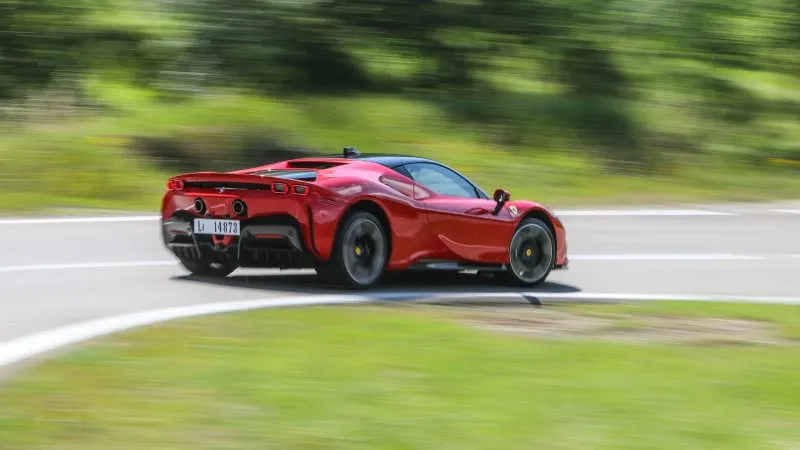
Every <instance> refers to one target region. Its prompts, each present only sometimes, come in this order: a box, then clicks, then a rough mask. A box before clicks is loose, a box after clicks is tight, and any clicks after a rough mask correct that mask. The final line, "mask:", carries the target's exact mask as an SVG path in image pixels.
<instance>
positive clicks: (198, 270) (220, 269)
mask: <svg viewBox="0 0 800 450" xmlns="http://www.w3.org/2000/svg"><path fill="white" fill-rule="evenodd" d="M181 264H182V265H183V267H185V268H186V270H188V271H189V272H192V273H193V274H195V275H201V276H206V277H227V276H228V275H230V274H231V273H233V271H234V270H236V265H235V264H233V263H231V262H220V261H214V260H210V259H207V258H201V259H186V258H181Z"/></svg>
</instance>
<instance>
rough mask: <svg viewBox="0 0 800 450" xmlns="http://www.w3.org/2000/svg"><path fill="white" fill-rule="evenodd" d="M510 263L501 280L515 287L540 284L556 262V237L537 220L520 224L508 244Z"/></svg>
mask: <svg viewBox="0 0 800 450" xmlns="http://www.w3.org/2000/svg"><path fill="white" fill-rule="evenodd" d="M508 250H509V258H510V264H509V265H508V268H507V270H506V272H503V278H504V279H505V280H506V281H509V282H512V283H514V284H517V285H523V286H535V285H538V284H541V283H543V282H544V281H545V280H546V279H547V276H548V275H549V274H550V271H551V270H553V266H554V263H555V259H556V245H555V238H554V237H553V234H552V233H551V232H550V229H549V228H548V227H547V224H545V223H544V222H542V221H541V220H539V219H532V218H531V219H525V220H523V221H522V223H520V225H519V227H517V230H516V231H515V232H514V236H513V237H512V238H511V243H510V244H509V249H508Z"/></svg>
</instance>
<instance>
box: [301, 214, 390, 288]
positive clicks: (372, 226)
mask: <svg viewBox="0 0 800 450" xmlns="http://www.w3.org/2000/svg"><path fill="white" fill-rule="evenodd" d="M388 258H389V237H388V235H387V232H386V230H385V229H384V227H383V225H382V224H381V221H380V220H378V218H377V217H375V216H374V215H373V214H371V213H369V212H366V211H356V212H355V213H353V214H350V215H348V216H347V218H346V219H345V220H344V223H343V224H342V227H341V229H340V230H339V233H338V234H337V236H336V241H335V242H334V247H333V252H332V253H331V257H330V259H329V260H328V261H326V262H325V263H324V264H323V265H321V266H320V267H318V268H317V273H319V274H320V275H321V276H322V277H323V278H326V279H328V280H329V281H331V282H333V283H336V284H339V285H344V286H346V287H350V288H366V287H369V286H372V285H373V284H375V283H376V282H377V281H378V280H379V279H380V278H381V275H383V272H384V269H385V268H386V262H387V260H388Z"/></svg>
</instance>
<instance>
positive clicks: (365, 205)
mask: <svg viewBox="0 0 800 450" xmlns="http://www.w3.org/2000/svg"><path fill="white" fill-rule="evenodd" d="M356 211H365V212H368V213H370V214H373V215H374V216H375V217H377V218H378V220H379V221H380V222H381V226H383V228H384V230H386V238H387V241H388V254H389V258H387V260H386V262H387V263H388V262H389V260H391V255H392V245H393V242H392V241H393V239H392V223H391V221H390V220H389V214H387V213H386V209H385V208H384V207H383V206H382V205H381V204H380V203H378V202H377V201H375V200H373V199H370V198H362V199H359V200H356V201H355V202H353V204H351V205H349V206H348V207H347V209H345V211H344V213H343V214H342V217H341V219H339V223H338V224H337V225H336V235H337V236H338V235H339V232H340V231H341V228H342V224H343V223H344V221H345V220H346V219H347V218H348V217H349V216H350V215H351V214H353V213H354V212H356Z"/></svg>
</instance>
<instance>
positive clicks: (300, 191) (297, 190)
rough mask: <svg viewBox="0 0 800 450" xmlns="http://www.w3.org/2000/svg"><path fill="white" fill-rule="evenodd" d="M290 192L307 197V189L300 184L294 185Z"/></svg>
mask: <svg viewBox="0 0 800 450" xmlns="http://www.w3.org/2000/svg"><path fill="white" fill-rule="evenodd" d="M292 190H293V192H294V193H295V194H297V195H308V187H307V186H303V185H302V184H295V185H294V186H292Z"/></svg>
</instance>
